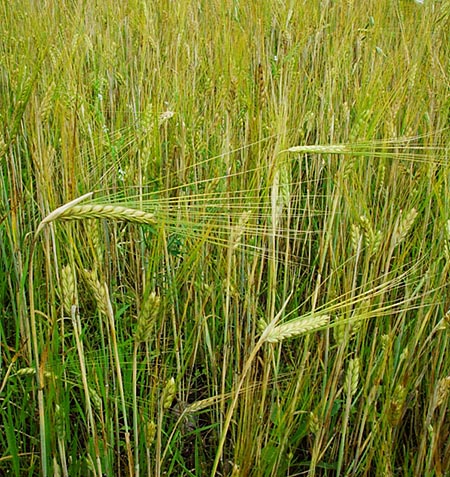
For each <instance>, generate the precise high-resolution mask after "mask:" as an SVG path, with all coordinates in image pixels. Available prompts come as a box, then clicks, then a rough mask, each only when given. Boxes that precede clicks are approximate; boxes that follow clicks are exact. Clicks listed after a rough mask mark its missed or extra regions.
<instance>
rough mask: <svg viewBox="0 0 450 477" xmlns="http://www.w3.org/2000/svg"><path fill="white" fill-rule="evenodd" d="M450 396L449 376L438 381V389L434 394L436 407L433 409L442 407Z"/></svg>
mask: <svg viewBox="0 0 450 477" xmlns="http://www.w3.org/2000/svg"><path fill="white" fill-rule="evenodd" d="M449 394H450V376H447V377H445V378H442V379H440V380H439V383H438V388H437V392H436V405H435V409H436V408H438V407H439V406H442V404H444V403H445V402H446V401H447V398H448V396H449Z"/></svg>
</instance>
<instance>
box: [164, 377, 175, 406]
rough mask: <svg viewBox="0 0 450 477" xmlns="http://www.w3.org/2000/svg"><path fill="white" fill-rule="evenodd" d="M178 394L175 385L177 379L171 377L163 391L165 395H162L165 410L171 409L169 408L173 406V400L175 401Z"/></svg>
mask: <svg viewBox="0 0 450 477" xmlns="http://www.w3.org/2000/svg"><path fill="white" fill-rule="evenodd" d="M176 393H177V387H176V384H175V378H174V377H171V378H170V379H169V380H168V381H167V383H166V385H165V386H164V389H163V393H162V406H163V409H169V407H170V406H171V405H172V402H173V400H174V399H175V395H176Z"/></svg>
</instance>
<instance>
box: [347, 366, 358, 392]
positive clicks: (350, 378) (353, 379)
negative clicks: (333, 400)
mask: <svg viewBox="0 0 450 477" xmlns="http://www.w3.org/2000/svg"><path fill="white" fill-rule="evenodd" d="M358 383H359V358H353V359H351V360H350V361H349V363H348V369H347V377H346V391H347V394H348V395H349V396H354V395H355V394H356V391H357V390H358Z"/></svg>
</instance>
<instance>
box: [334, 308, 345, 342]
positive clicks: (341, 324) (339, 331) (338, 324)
mask: <svg viewBox="0 0 450 477" xmlns="http://www.w3.org/2000/svg"><path fill="white" fill-rule="evenodd" d="M346 327H347V323H346V321H345V316H344V315H342V316H340V317H338V318H336V321H335V325H334V326H333V337H334V339H335V341H336V343H337V344H338V345H341V344H342V343H343V342H344V340H345V329H346Z"/></svg>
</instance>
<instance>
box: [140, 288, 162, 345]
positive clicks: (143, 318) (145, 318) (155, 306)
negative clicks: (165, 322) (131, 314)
mask: <svg viewBox="0 0 450 477" xmlns="http://www.w3.org/2000/svg"><path fill="white" fill-rule="evenodd" d="M160 304H161V298H160V297H159V296H158V295H157V294H156V293H155V292H151V293H150V294H149V295H148V296H147V297H145V298H144V300H143V301H142V303H141V309H140V310H139V314H138V317H137V326H136V332H135V334H134V339H135V340H136V341H137V342H139V343H143V342H145V341H147V340H148V339H149V338H150V334H151V332H152V329H153V325H154V324H155V321H156V318H157V316H158V312H159V308H160Z"/></svg>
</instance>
